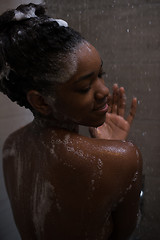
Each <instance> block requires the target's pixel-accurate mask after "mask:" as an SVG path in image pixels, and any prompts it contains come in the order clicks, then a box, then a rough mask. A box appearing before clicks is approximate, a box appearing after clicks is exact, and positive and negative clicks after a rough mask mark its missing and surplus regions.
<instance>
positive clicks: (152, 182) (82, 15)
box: [46, 0, 160, 240]
mask: <svg viewBox="0 0 160 240" xmlns="http://www.w3.org/2000/svg"><path fill="white" fill-rule="evenodd" d="M46 4H47V7H48V13H49V14H50V15H51V16H53V17H54V18H62V19H64V20H66V21H68V23H69V25H70V26H71V27H73V28H75V29H77V30H78V31H80V32H81V33H82V35H83V36H84V37H85V38H86V39H87V40H88V41H89V42H91V43H92V44H93V45H94V46H96V48H97V49H98V50H99V52H100V54H101V57H102V59H103V62H104V70H105V72H106V76H105V80H106V84H107V85H108V86H109V87H110V88H111V86H112V84H113V83H115V82H116V83H118V84H119V85H120V86H124V87H125V89H126V94H127V104H128V106H129V104H130V102H131V99H132V97H133V96H136V97H137V98H138V110H137V115H136V119H135V121H134V123H133V126H132V129H131V133H130V136H129V140H132V141H133V142H134V143H135V144H136V145H137V146H138V147H139V148H140V150H141V152H142V155H143V160H144V170H143V173H144V200H143V203H142V220H141V224H140V227H139V228H138V229H137V231H136V236H135V237H134V239H141V240H151V239H152V240H157V237H158V236H160V227H159V225H160V210H159V203H160V140H159V139H160V110H159V109H160V96H159V92H160V80H159V76H160V30H159V29H160V28H159V26H160V2H159V1H158V0H132V1H131V0H76V1H74V0H70V1H68V0H61V1H58V0H54V1H52V0H46ZM127 109H128V108H127Z"/></svg>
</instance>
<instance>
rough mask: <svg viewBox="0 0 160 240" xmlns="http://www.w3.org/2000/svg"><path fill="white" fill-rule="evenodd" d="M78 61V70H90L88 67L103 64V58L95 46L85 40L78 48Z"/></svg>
mask: <svg viewBox="0 0 160 240" xmlns="http://www.w3.org/2000/svg"><path fill="white" fill-rule="evenodd" d="M77 63H78V65H77V71H79V70H81V71H88V70H89V69H88V68H94V67H96V66H97V65H99V64H100V65H101V58H100V56H99V53H98V52H97V50H96V49H95V47H93V46H92V45H91V44H90V43H88V42H84V43H82V44H81V45H80V46H79V47H78V49H77Z"/></svg>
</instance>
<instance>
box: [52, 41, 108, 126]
mask: <svg viewBox="0 0 160 240" xmlns="http://www.w3.org/2000/svg"><path fill="white" fill-rule="evenodd" d="M76 57H77V71H76V72H75V74H74V75H73V76H72V77H71V78H70V80H68V81H67V82H65V83H61V84H58V86H57V88H56V98H55V103H54V109H55V110H56V112H55V110H53V111H54V112H53V114H54V116H56V118H58V119H59V120H60V121H67V122H70V123H72V122H73V123H76V124H80V125H84V126H94V127H97V126H100V125H101V124H103V122H104V121H105V115H106V112H107V109H108V105H107V95H108V94H109V90H108V88H107V87H106V86H105V83H104V80H103V78H102V75H103V70H102V60H101V58H100V56H99V54H98V52H97V51H96V49H95V48H94V47H93V46H92V45H91V44H89V43H87V42H85V43H82V44H80V45H79V46H78V47H77V51H76Z"/></svg>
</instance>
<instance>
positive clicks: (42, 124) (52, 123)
mask: <svg viewBox="0 0 160 240" xmlns="http://www.w3.org/2000/svg"><path fill="white" fill-rule="evenodd" d="M33 123H34V125H35V126H36V127H39V128H54V129H55V128H61V129H66V130H68V131H70V132H76V133H78V132H79V125H78V124H75V123H73V122H65V121H59V120H56V119H54V118H51V119H50V118H45V117H41V116H35V118H34V121H33Z"/></svg>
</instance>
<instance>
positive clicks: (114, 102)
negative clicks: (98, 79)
mask: <svg viewBox="0 0 160 240" xmlns="http://www.w3.org/2000/svg"><path fill="white" fill-rule="evenodd" d="M118 95H119V88H118V84H114V85H113V98H112V113H116V114H117V104H118Z"/></svg>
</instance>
